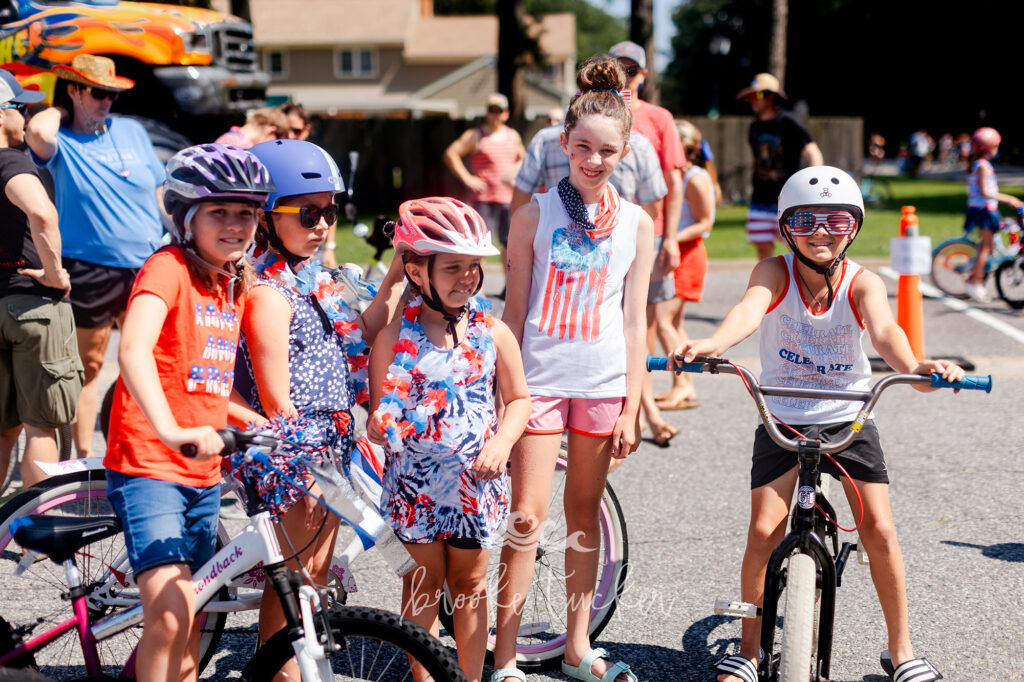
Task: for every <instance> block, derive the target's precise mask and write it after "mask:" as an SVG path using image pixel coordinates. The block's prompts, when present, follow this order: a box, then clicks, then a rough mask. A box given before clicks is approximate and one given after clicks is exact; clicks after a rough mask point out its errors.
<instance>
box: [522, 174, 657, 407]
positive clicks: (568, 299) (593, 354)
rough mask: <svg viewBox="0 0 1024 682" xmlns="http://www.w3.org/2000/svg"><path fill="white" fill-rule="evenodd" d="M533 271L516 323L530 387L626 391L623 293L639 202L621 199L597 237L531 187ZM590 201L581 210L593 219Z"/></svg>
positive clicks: (571, 392)
mask: <svg viewBox="0 0 1024 682" xmlns="http://www.w3.org/2000/svg"><path fill="white" fill-rule="evenodd" d="M533 200H534V201H536V202H537V203H538V205H539V206H540V218H539V220H538V222H537V233H536V235H535V236H534V238H533V277H532V284H531V286H530V298H529V308H528V310H527V314H526V324H525V325H524V328H523V343H522V348H523V366H524V369H525V370H526V381H527V384H528V385H529V387H530V393H531V394H532V395H537V396H549V397H564V398H617V397H620V396H625V395H626V337H625V333H624V331H623V316H622V295H623V290H624V288H625V282H626V273H627V272H629V268H630V267H631V266H632V264H633V260H634V258H635V257H636V231H637V225H638V223H639V218H640V211H641V209H640V207H639V206H637V205H636V204H633V203H630V202H628V201H625V200H622V201H621V207H620V209H619V222H618V224H617V225H616V226H615V228H614V229H613V230H612V231H611V234H610V235H608V236H607V237H605V238H604V239H598V240H594V239H591V237H590V235H588V234H587V231H586V230H585V229H584V228H583V227H581V226H580V225H577V224H576V223H574V222H573V221H572V220H571V219H570V218H569V214H568V213H566V211H565V208H564V207H563V206H562V201H561V199H560V198H559V196H558V192H557V191H555V190H554V189H552V190H551V191H549V192H547V193H545V194H536V195H534V197H533ZM595 209H596V205H588V206H587V210H588V212H589V213H590V216H591V220H593V217H594V212H595Z"/></svg>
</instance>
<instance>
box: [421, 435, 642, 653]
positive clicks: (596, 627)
mask: <svg viewBox="0 0 1024 682" xmlns="http://www.w3.org/2000/svg"><path fill="white" fill-rule="evenodd" d="M562 447H563V449H562V452H561V454H560V456H559V458H558V461H557V464H556V466H555V473H554V476H555V479H554V481H553V484H552V486H551V506H550V507H549V511H548V522H547V524H550V525H546V528H547V529H548V530H550V532H548V531H547V530H546V531H545V532H544V533H543V534H542V537H541V541H540V544H539V545H538V547H537V555H538V560H537V563H536V564H535V568H534V579H533V581H532V583H531V585H530V591H529V593H528V594H527V597H526V600H525V602H524V605H523V618H522V623H521V624H520V626H519V632H520V635H519V637H518V642H517V645H516V665H517V667H518V668H519V669H520V670H523V671H531V670H532V671H537V670H550V669H552V668H556V667H558V665H559V664H560V662H561V660H562V657H563V655H564V653H565V633H566V627H567V625H566V621H565V620H564V619H563V620H562V621H561V622H558V623H552V622H550V620H544V619H545V618H548V616H550V615H551V614H563V618H564V614H565V613H566V604H565V598H564V592H560V591H559V592H557V593H556V595H552V594H551V593H550V592H549V591H545V590H544V589H542V588H541V586H545V585H546V586H552V585H558V584H561V583H562V582H564V577H565V540H566V537H567V535H568V532H567V530H566V526H565V519H564V504H563V502H562V494H563V492H564V489H565V470H566V460H565V454H566V452H565V444H564V442H563V446H562ZM598 518H599V523H600V529H601V548H600V550H599V554H598V571H597V580H598V582H597V586H596V589H595V591H594V603H593V606H592V608H591V612H590V640H591V641H594V640H596V639H597V637H598V635H600V634H601V632H602V631H603V630H604V629H605V627H606V626H607V625H608V622H609V621H610V620H611V619H612V616H613V615H615V609H616V607H617V606H618V600H619V597H620V596H621V595H622V591H623V589H624V588H625V584H626V573H627V570H628V566H629V540H628V537H627V534H626V519H625V517H624V516H623V514H622V507H621V506H620V505H619V500H618V498H617V497H616V496H615V491H614V490H612V487H611V485H610V484H608V483H605V488H604V493H603V494H602V496H601V506H600V514H599V517H598ZM609 549H610V551H609ZM500 561H501V550H500V547H495V548H494V549H493V550H492V551H491V561H490V566H489V567H488V569H487V574H488V581H487V582H488V593H489V594H491V595H496V594H497V581H496V579H495V578H496V577H498V576H500V575H501V574H502V572H501V569H500ZM552 596H554V597H555V600H556V601H557V602H558V603H555V604H552V603H550V602H549V600H548V597H552ZM488 608H489V610H490V615H489V622H491V623H493V622H495V617H496V600H495V599H489V600H488ZM440 611H441V613H440V615H441V623H442V624H443V625H444V627H445V629H446V630H448V632H454V630H453V627H454V621H453V620H452V615H451V613H452V606H451V599H450V598H449V597H448V594H447V592H445V594H444V598H443V601H442V605H441V609H440ZM531 614H533V617H532V618H531ZM487 662H488V663H490V664H493V662H494V632H493V631H491V632H490V633H489V634H488V638H487Z"/></svg>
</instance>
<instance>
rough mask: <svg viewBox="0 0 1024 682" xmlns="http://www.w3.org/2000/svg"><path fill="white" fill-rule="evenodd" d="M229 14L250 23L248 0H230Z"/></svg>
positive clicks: (250, 13) (250, 14) (250, 15)
mask: <svg viewBox="0 0 1024 682" xmlns="http://www.w3.org/2000/svg"><path fill="white" fill-rule="evenodd" d="M231 13H232V14H234V15H235V16H236V17H238V18H240V19H245V20H246V21H248V22H250V23H252V12H250V11H249V0H231Z"/></svg>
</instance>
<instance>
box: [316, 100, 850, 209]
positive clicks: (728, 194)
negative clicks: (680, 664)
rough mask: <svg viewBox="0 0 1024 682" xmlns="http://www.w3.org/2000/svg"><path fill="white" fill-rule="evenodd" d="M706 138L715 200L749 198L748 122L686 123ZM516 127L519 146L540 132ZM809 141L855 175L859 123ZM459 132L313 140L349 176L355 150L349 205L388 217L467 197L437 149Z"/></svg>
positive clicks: (403, 122)
mask: <svg viewBox="0 0 1024 682" xmlns="http://www.w3.org/2000/svg"><path fill="white" fill-rule="evenodd" d="M688 120H689V121H690V122H691V123H693V124H694V125H695V126H697V128H698V129H699V130H700V131H701V133H702V134H703V135H704V137H705V138H706V139H707V140H708V143H709V144H710V145H711V148H712V150H713V151H714V154H715V163H716V166H717V168H718V173H719V180H720V182H721V184H722V190H723V196H724V197H725V199H726V201H729V202H742V201H745V200H746V198H747V197H748V196H749V194H750V189H749V185H750V172H751V158H750V147H749V145H748V143H747V130H748V128H749V127H750V121H751V120H752V119H751V118H750V117H744V116H723V117H721V118H718V119H716V120H711V119H709V118H707V117H702V116H695V117H690V118H689V119H688ZM542 125H543V124H542V123H541V122H540V121H537V122H530V123H528V124H526V125H525V126H523V128H522V129H521V132H522V134H523V139H524V141H526V142H527V143H528V142H529V140H530V138H531V137H532V136H533V134H534V133H535V132H536V131H537V130H539V129H540V127H542ZM807 127H808V130H809V131H810V133H811V136H812V137H813V138H814V140H815V141H816V142H817V143H818V146H819V147H821V151H822V153H823V155H824V157H825V163H827V164H829V165H833V166H838V167H839V168H843V169H845V170H848V171H850V172H852V173H854V174H855V175H859V172H860V167H861V163H862V161H863V158H864V127H863V122H862V120H861V119H859V118H852V117H830V118H825V117H817V118H814V117H812V118H811V119H810V120H809V121H808V122H807ZM465 128H466V122H465V121H453V120H450V119H448V118H441V117H436V118H423V119H418V120H411V119H326V120H318V121H316V122H315V124H314V135H315V138H314V141H315V142H317V143H319V144H321V145H322V146H323V147H324V148H325V149H326V150H327V151H328V152H329V153H330V154H331V155H332V156H334V158H335V159H337V161H338V164H339V165H340V166H341V169H342V172H343V174H344V177H345V181H346V183H347V182H348V178H349V168H348V165H349V164H348V158H349V152H350V151H353V150H354V151H358V152H359V166H358V169H357V172H356V181H355V183H354V192H353V194H354V199H355V202H356V204H357V205H358V206H359V208H360V210H361V211H373V212H382V213H388V214H394V213H395V212H396V211H397V209H398V204H399V203H401V202H402V201H403V200H405V199H407V198H410V197H422V196H436V195H447V196H456V197H461V198H463V199H468V193H467V192H466V191H465V189H464V188H463V187H462V185H461V183H459V182H458V181H457V180H456V179H455V178H454V176H452V174H451V173H450V172H449V171H448V169H447V168H446V167H445V165H444V162H443V159H442V156H443V154H444V150H445V148H446V147H447V146H448V144H449V143H451V141H452V140H454V139H455V138H456V137H458V136H459V135H460V134H461V133H462V131H463V130H465Z"/></svg>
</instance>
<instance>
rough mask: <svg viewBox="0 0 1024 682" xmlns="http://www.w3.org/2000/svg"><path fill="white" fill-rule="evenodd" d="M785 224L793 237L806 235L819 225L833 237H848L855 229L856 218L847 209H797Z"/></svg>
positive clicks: (814, 230)
mask: <svg viewBox="0 0 1024 682" xmlns="http://www.w3.org/2000/svg"><path fill="white" fill-rule="evenodd" d="M787 225H789V231H790V233H791V234H792V235H793V236H794V237H808V236H810V235H812V234H814V233H815V232H817V231H818V227H821V226H823V227H824V228H825V231H826V232H828V233H829V234H830V235H832V236H834V237H848V236H850V235H851V234H853V231H854V230H856V229H857V219H856V218H855V217H854V215H853V214H852V213H850V212H849V211H799V212H797V213H794V214H793V215H791V216H789V221H788V222H787Z"/></svg>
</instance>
